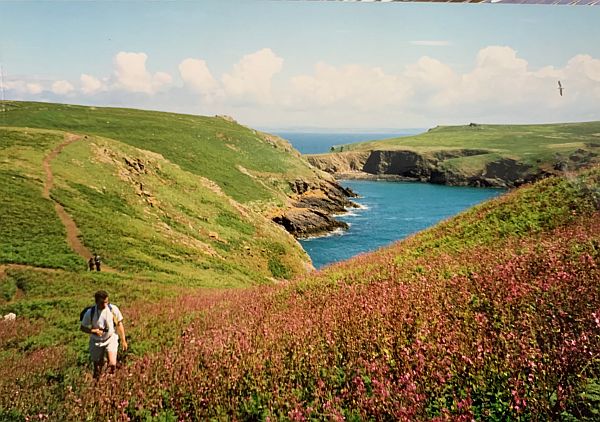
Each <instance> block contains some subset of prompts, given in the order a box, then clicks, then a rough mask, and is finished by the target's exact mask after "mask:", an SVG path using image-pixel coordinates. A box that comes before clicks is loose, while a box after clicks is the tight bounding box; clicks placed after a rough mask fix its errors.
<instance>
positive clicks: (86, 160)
mask: <svg viewBox="0 0 600 422" xmlns="http://www.w3.org/2000/svg"><path fill="white" fill-rule="evenodd" d="M5 108H6V111H5V112H3V113H2V116H1V119H0V123H1V125H4V126H0V151H1V154H0V190H1V192H0V193H1V194H2V198H3V201H2V203H1V204H0V212H1V213H2V215H3V216H4V218H2V219H1V220H0V235H1V236H2V238H3V240H4V241H3V242H2V245H1V246H0V265H2V264H3V263H6V264H25V265H29V266H35V267H47V268H57V269H66V270H71V271H82V270H84V269H85V263H84V259H83V258H82V257H80V256H78V255H77V254H75V253H74V252H73V251H72V250H71V248H70V247H69V245H68V244H67V242H66V240H65V236H66V233H65V229H64V227H63V224H61V221H60V220H59V218H58V216H57V213H56V211H55V209H54V207H55V203H57V204H60V205H61V206H62V207H63V208H64V210H65V212H66V213H67V214H68V215H69V216H70V217H71V218H72V219H73V222H74V224H75V225H76V226H77V228H78V229H79V232H80V236H79V238H80V240H81V242H82V244H83V247H85V248H87V249H88V250H89V252H98V253H99V254H100V255H101V256H102V257H103V258H104V261H105V262H106V263H107V264H108V265H109V266H110V267H112V268H114V269H115V270H118V271H120V272H126V273H132V274H138V275H140V276H148V277H154V278H155V277H157V276H159V277H166V278H168V279H172V280H174V281H175V282H177V283H178V284H186V283H187V284H194V285H198V286H204V287H231V286H241V285H248V284H256V283H263V282H266V281H269V280H272V279H273V278H287V277H291V276H293V275H295V274H299V273H303V272H304V271H306V269H307V268H308V266H309V265H310V264H309V259H308V256H307V255H306V253H305V252H304V251H303V250H302V249H301V247H300V246H299V245H298V244H297V242H295V241H294V240H293V239H292V238H291V237H290V236H289V235H288V234H287V233H285V231H284V230H282V229H281V228H280V227H278V226H276V225H274V224H273V223H272V222H271V221H270V220H269V217H267V216H268V215H270V214H269V210H270V209H279V207H284V206H286V204H287V203H289V201H290V198H289V197H288V194H289V193H290V192H291V189H290V186H289V182H290V181H294V180H298V179H301V180H306V181H308V182H309V183H310V182H311V181H319V180H321V178H322V174H319V173H317V172H316V171H315V170H314V169H312V168H310V167H309V166H308V165H307V164H306V163H305V162H304V161H303V160H302V159H301V158H300V157H299V155H298V154H297V152H295V151H294V150H293V149H292V148H291V147H290V145H289V144H287V143H286V142H285V141H283V140H281V139H278V138H276V137H273V136H271V135H268V134H263V133H259V132H256V131H254V130H252V129H249V128H246V127H244V126H241V125H239V124H237V123H235V122H233V121H230V120H229V119H226V118H220V117H212V118H211V117H201V116H189V115H177V114H170V113H158V112H149V111H140V110H130V109H112V108H95V107H81V106H70V105H61V104H45V103H25V102H11V101H7V102H6V103H5ZM68 137H75V138H77V141H76V142H70V143H68V144H67V145H64V147H63V148H62V149H61V150H60V153H57V154H56V156H55V157H54V158H53V159H52V161H51V164H50V168H51V171H52V173H53V177H54V180H53V186H52V189H51V190H50V192H49V195H50V196H49V197H44V194H43V190H44V186H45V184H46V183H47V180H46V177H47V176H46V174H45V172H44V164H43V160H44V158H45V157H48V156H49V154H51V152H52V151H53V150H55V149H57V148H59V146H60V145H61V144H63V143H64V142H65V139H67V138H68Z"/></svg>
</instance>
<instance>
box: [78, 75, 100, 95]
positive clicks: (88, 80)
mask: <svg viewBox="0 0 600 422" xmlns="http://www.w3.org/2000/svg"><path fill="white" fill-rule="evenodd" d="M79 80H80V81H81V92H83V93H84V94H95V93H97V92H99V91H101V90H103V89H104V84H103V83H102V82H100V80H99V79H97V78H95V77H93V76H92V75H88V74H87V73H82V74H81V77H80V78H79Z"/></svg>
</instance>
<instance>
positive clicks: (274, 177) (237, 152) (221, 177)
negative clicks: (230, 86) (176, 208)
mask: <svg viewBox="0 0 600 422" xmlns="http://www.w3.org/2000/svg"><path fill="white" fill-rule="evenodd" d="M5 108H6V111H5V112H4V113H2V117H1V119H0V126H12V127H29V128H40V129H56V130H61V131H68V132H73V133H77V134H87V135H95V136H99V137H105V138H110V139H114V140H118V141H119V142H122V143H125V144H128V145H131V146H133V147H137V148H140V149H143V150H147V151H151V152H155V153H158V154H161V155H162V156H163V157H164V158H165V159H166V160H168V161H170V162H172V163H173V164H176V165H178V166H179V167H181V169H182V170H184V171H187V172H189V173H192V174H195V175H198V176H203V177H206V178H208V179H210V180H212V181H214V182H216V183H217V184H218V185H219V186H220V187H221V189H222V190H223V191H224V192H225V193H226V194H227V195H229V196H231V197H232V198H233V199H235V200H237V201H239V202H243V203H248V202H252V201H256V200H263V201H268V200H273V199H275V198H277V197H278V196H279V195H278V194H279V193H280V192H279V191H280V190H284V191H288V190H289V186H287V183H286V180H287V179H286V178H287V177H293V178H295V177H313V178H314V173H313V172H312V171H311V170H310V169H309V168H308V167H307V166H306V165H305V164H304V162H303V161H302V160H298V157H297V156H295V155H294V154H290V151H291V148H290V147H289V145H286V144H285V143H284V142H282V141H280V140H277V139H276V138H275V137H272V136H270V135H266V134H262V133H260V132H257V131H255V130H253V129H250V128H247V127H244V126H241V125H239V124H237V123H235V122H233V121H230V120H227V119H224V118H219V117H204V116H192V115H185V114H174V113H164V112H152V111H144V110H134V109H119V108H105V107H102V108H100V107H98V108H97V107H84V106H75V105H63V104H49V103H32V102H16V101H6V102H5ZM245 170H246V171H245ZM253 175H254V176H261V177H260V178H258V177H253Z"/></svg>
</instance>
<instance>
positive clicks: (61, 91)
mask: <svg viewBox="0 0 600 422" xmlns="http://www.w3.org/2000/svg"><path fill="white" fill-rule="evenodd" d="M74 89H75V88H74V87H73V85H72V84H71V83H70V82H68V81H65V80H61V81H56V82H54V83H53V84H52V92H54V93H55V94H57V95H67V94H69V93H71V92H73V90H74Z"/></svg>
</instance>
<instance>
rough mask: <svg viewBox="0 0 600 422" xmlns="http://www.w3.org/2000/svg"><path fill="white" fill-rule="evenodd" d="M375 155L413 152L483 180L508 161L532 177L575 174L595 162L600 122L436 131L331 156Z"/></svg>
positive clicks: (477, 126) (347, 149)
mask: <svg viewBox="0 0 600 422" xmlns="http://www.w3.org/2000/svg"><path fill="white" fill-rule="evenodd" d="M378 150H380V151H398V150H403V151H414V152H416V153H419V154H421V155H422V156H424V157H425V158H427V159H434V160H438V161H440V163H439V166H438V170H440V171H448V172H451V173H456V172H460V173H462V174H464V175H467V176H470V175H481V174H483V173H485V170H486V166H487V165H488V164H490V163H494V162H500V161H502V160H506V159H510V160H514V161H516V162H518V163H520V164H523V165H525V166H528V167H530V168H529V170H528V172H529V173H530V174H533V173H536V172H539V171H553V170H554V167H555V166H557V165H558V166H559V167H560V168H562V169H565V168H566V169H569V170H573V169H574V168H578V165H579V164H581V163H582V162H593V161H595V162H598V156H600V122H588V123H565V124H545V125H483V124H475V125H472V126H471V125H466V126H438V127H436V128H434V129H430V130H429V131H428V132H426V133H423V134H420V135H415V136H408V137H402V138H391V139H384V140H374V141H369V142H361V143H355V144H346V145H340V146H337V147H336V148H335V149H334V152H340V151H343V152H350V151H354V152H360V151H364V152H368V151H378ZM561 163H564V164H561Z"/></svg>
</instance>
